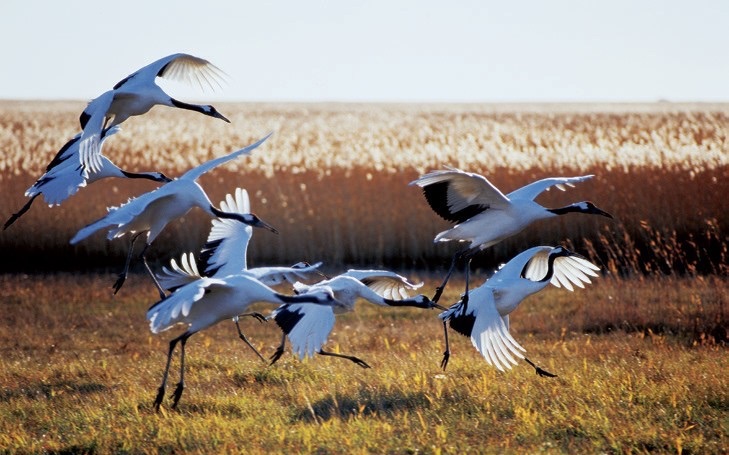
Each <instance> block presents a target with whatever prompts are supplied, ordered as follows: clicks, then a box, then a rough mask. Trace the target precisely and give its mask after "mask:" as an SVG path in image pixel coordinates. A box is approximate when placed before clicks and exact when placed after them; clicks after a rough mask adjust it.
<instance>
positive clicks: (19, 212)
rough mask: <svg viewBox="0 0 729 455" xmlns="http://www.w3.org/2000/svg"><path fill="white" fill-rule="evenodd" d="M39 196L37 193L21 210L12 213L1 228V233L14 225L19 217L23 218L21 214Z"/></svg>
mask: <svg viewBox="0 0 729 455" xmlns="http://www.w3.org/2000/svg"><path fill="white" fill-rule="evenodd" d="M40 195H41V193H38V194H36V195H34V196H33V197H32V198H30V200H29V201H28V202H26V204H25V205H24V206H23V208H21V209H20V210H18V211H17V212H16V213H13V216H11V217H10V218H8V221H6V222H5V226H4V227H3V231H4V230H5V229H7V228H9V227H10V225H11V224H13V223H15V221H16V220H17V219H18V218H20V217H21V216H23V214H24V213H25V212H27V211H28V210H29V209H30V205H31V204H32V203H33V201H34V200H35V198H37V197H38V196H40Z"/></svg>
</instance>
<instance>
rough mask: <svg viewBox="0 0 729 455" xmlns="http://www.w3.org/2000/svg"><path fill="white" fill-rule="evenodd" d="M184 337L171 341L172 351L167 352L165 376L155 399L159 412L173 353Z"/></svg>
mask: <svg viewBox="0 0 729 455" xmlns="http://www.w3.org/2000/svg"><path fill="white" fill-rule="evenodd" d="M184 336H185V334H184V333H183V334H182V335H180V336H179V337H177V338H175V339H173V340H172V341H170V350H169V351H168V352H167V365H166V366H165V374H163V375H162V384H160V386H159V389H157V397H156V398H155V399H154V409H155V410H156V411H158V412H159V406H160V405H161V404H162V399H164V397H165V387H167V375H168V374H169V372H170V363H171V362H172V353H173V352H174V351H175V346H177V342H178V341H180V340H181V339H182V337H184Z"/></svg>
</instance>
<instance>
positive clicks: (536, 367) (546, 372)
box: [524, 357, 557, 378]
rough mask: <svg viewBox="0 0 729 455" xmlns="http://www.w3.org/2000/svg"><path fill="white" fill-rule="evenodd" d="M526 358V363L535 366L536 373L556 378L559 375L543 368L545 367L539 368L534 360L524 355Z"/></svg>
mask: <svg viewBox="0 0 729 455" xmlns="http://www.w3.org/2000/svg"><path fill="white" fill-rule="evenodd" d="M524 360H525V361H526V363H528V364H529V365H531V366H532V367H533V368H534V370H535V371H536V373H537V374H538V375H539V376H541V377H543V378H556V377H557V375H556V374H553V373H550V372H549V371H547V370H543V369H541V368H539V367H538V366H536V365H534V362H532V361H531V360H529V359H527V358H526V357H524Z"/></svg>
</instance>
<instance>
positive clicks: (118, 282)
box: [112, 232, 164, 298]
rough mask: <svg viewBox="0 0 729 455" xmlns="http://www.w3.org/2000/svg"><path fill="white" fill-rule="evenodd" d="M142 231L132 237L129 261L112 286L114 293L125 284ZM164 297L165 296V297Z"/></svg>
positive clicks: (128, 254) (128, 255)
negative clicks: (135, 243) (136, 243)
mask: <svg viewBox="0 0 729 455" xmlns="http://www.w3.org/2000/svg"><path fill="white" fill-rule="evenodd" d="M142 234H143V233H142V232H139V233H137V234H135V235H134V237H132V241H131V243H130V244H129V252H128V253H127V261H126V263H125V264H124V270H122V272H121V273H120V274H119V277H118V278H117V280H116V282H115V283H114V286H112V288H113V289H114V294H116V293H117V292H119V289H121V287H122V286H123V285H124V282H125V281H126V279H127V273H129V264H131V262H132V254H133V253H134V242H136V241H137V238H138V237H139V236H140V235H142ZM163 298H164V297H163Z"/></svg>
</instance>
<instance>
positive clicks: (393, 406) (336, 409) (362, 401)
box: [293, 389, 430, 422]
mask: <svg viewBox="0 0 729 455" xmlns="http://www.w3.org/2000/svg"><path fill="white" fill-rule="evenodd" d="M428 407H430V401H429V400H428V398H427V397H426V396H425V394H424V393H423V392H414V393H403V392H401V391H390V392H379V391H373V390H367V389H362V390H360V391H359V392H358V393H356V394H349V395H347V394H341V393H336V394H334V395H332V396H329V397H327V398H324V399H321V400H318V401H316V402H314V403H311V404H310V405H309V406H307V407H304V408H302V409H299V410H298V411H297V412H296V413H295V414H294V416H293V420H295V421H304V422H322V421H327V420H331V419H333V418H340V419H345V420H346V419H348V418H350V417H355V416H369V415H383V414H385V415H387V414H395V413H399V412H402V411H416V410H419V409H424V408H428Z"/></svg>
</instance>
